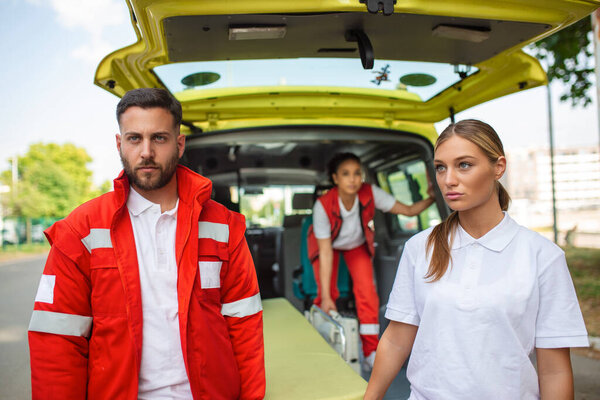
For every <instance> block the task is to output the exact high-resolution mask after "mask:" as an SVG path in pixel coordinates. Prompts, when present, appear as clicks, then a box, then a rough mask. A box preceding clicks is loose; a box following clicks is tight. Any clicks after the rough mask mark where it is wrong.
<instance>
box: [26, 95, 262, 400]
mask: <svg viewBox="0 0 600 400" xmlns="http://www.w3.org/2000/svg"><path fill="white" fill-rule="evenodd" d="M181 117H182V110H181V104H180V103H179V102H178V101H177V100H176V99H175V98H174V97H173V96H172V95H171V94H170V93H169V92H168V91H166V90H163V89H136V90H132V91H129V92H127V93H126V94H125V95H124V96H123V98H122V99H121V101H120V102H119V104H118V106H117V121H118V123H119V131H120V133H119V134H117V135H116V142H117V149H118V151H119V155H120V157H121V161H122V163H123V171H122V172H121V174H120V175H119V177H118V178H117V179H115V181H114V191H112V192H109V193H106V194H104V195H102V196H100V197H98V198H96V199H93V200H90V201H89V202H87V203H85V204H83V205H81V206H80V207H78V208H77V209H75V210H74V211H73V212H72V213H71V214H70V215H69V216H68V217H67V218H65V219H64V220H61V221H58V222H57V223H55V224H54V225H53V226H52V227H50V228H49V229H48V230H46V232H45V233H46V236H47V238H48V241H49V242H50V244H51V245H52V248H51V250H50V254H49V256H48V260H47V262H46V266H45V268H44V272H43V275H42V279H41V281H40V286H39V289H38V292H37V295H36V298H35V305H34V311H33V314H32V318H31V323H30V326H29V346H30V355H31V379H32V393H33V398H34V399H88V398H89V399H132V400H133V399H207V400H215V399H262V398H263V397H264V393H265V371H264V350H263V335H262V306H261V301H260V294H259V289H258V282H257V278H256V272H255V269H254V264H253V262H252V258H251V256H250V252H249V250H248V245H247V244H246V240H245V238H244V231H245V221H244V217H243V216H242V215H240V214H237V213H235V212H232V211H229V210H228V209H227V208H225V207H224V206H222V205H220V204H218V203H216V202H214V201H213V200H211V199H210V195H211V187H212V184H211V182H210V181H209V180H208V179H206V178H204V177H202V176H200V175H198V174H196V173H194V172H192V171H191V170H189V169H187V168H185V167H183V166H180V165H178V162H179V159H180V158H181V156H182V155H183V151H184V149H185V136H183V135H181V134H180V124H181Z"/></svg>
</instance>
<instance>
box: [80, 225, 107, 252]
mask: <svg viewBox="0 0 600 400" xmlns="http://www.w3.org/2000/svg"><path fill="white" fill-rule="evenodd" d="M81 241H82V242H83V245H84V246H85V247H86V248H87V249H88V251H89V252H90V253H91V252H92V250H94V249H101V248H109V249H110V248H112V242H111V241H110V229H99V228H94V229H90V234H89V235H87V236H86V237H84V238H83V239H81Z"/></svg>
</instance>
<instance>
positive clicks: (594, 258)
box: [564, 247, 600, 336]
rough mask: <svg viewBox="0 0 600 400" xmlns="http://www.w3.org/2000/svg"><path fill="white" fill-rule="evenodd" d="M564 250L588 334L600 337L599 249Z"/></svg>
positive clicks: (570, 248)
mask: <svg viewBox="0 0 600 400" xmlns="http://www.w3.org/2000/svg"><path fill="white" fill-rule="evenodd" d="M564 250H565V255H566V257H567V264H568V265H569V270H570V271H571V276H572V277H573V283H574V285H575V290H576V291H577V297H578V298H579V304H580V305H581V311H582V312H583V317H584V319H585V323H586V326H587V329H588V332H589V334H590V335H592V336H600V249H586V248H578V247H566V248H565V249H564Z"/></svg>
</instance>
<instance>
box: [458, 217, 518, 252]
mask: <svg viewBox="0 0 600 400" xmlns="http://www.w3.org/2000/svg"><path fill="white" fill-rule="evenodd" d="M518 231H519V224H517V223H516V222H515V221H514V220H513V219H512V218H511V217H510V216H509V215H508V213H507V212H506V211H504V218H502V221H500V223H499V224H498V225H496V226H495V227H493V228H492V229H491V230H490V231H489V232H488V233H486V234H485V235H483V236H482V237H480V238H479V239H475V238H474V237H472V236H471V235H469V234H468V233H467V232H466V231H465V230H464V229H463V227H462V226H460V223H459V224H457V228H456V234H455V235H454V241H453V242H452V250H455V249H460V248H462V247H466V246H468V245H470V244H473V243H479V244H480V245H482V246H483V247H485V248H487V249H489V250H492V251H495V252H500V251H502V250H504V248H505V247H506V246H508V244H509V243H510V242H511V241H512V240H513V238H514V237H515V235H516V234H517V232H518Z"/></svg>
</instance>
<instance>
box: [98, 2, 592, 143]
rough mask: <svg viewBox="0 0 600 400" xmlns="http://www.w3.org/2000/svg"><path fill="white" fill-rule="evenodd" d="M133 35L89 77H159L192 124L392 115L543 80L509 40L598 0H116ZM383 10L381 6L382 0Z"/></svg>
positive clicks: (378, 119)
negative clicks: (389, 2) (125, 1)
mask: <svg viewBox="0 0 600 400" xmlns="http://www.w3.org/2000/svg"><path fill="white" fill-rule="evenodd" d="M129 6H130V12H131V20H132V24H133V27H134V29H135V31H136V34H137V37H138V40H137V42H136V43H135V44H133V45H131V46H128V47H125V48H122V49H120V50H117V51H115V52H113V53H111V54H109V55H108V56H106V57H105V58H104V59H103V60H102V62H101V63H100V65H99V66H98V69H97V71H96V77H95V83H96V84H97V85H98V86H100V87H102V88H104V89H106V90H108V91H110V92H112V93H114V94H115V95H117V96H122V95H123V94H124V93H125V92H126V91H127V90H130V89H134V88H139V87H166V88H168V89H169V90H170V91H171V92H172V93H174V94H175V95H176V96H177V98H178V99H179V100H180V101H181V102H182V105H183V109H184V121H185V123H184V124H185V125H187V126H188V127H190V128H191V129H192V130H203V131H207V130H215V129H228V128H235V127H238V126H252V125H255V126H260V125H270V124H274V123H282V120H285V121H286V123H290V124H294V123H301V122H302V121H303V122H304V123H306V121H307V119H308V120H313V121H314V122H315V123H331V122H335V123H338V124H352V125H361V124H362V125H371V126H385V127H391V128H399V127H401V125H402V124H406V123H417V124H418V123H432V122H437V121H439V120H442V119H444V118H446V117H448V116H450V115H452V114H453V113H456V112H459V111H463V110H465V109H467V108H469V107H472V106H474V105H477V104H480V103H483V102H486V101H488V100H492V99H494V98H497V97H501V96H504V95H507V94H510V93H515V92H518V91H520V90H524V89H528V88H532V87H536V86H539V85H543V84H545V83H546V75H545V73H544V71H543V69H542V67H541V66H540V64H539V62H538V61H537V60H536V59H535V58H533V57H531V56H529V55H527V54H525V53H524V52H523V51H522V50H521V48H522V47H523V46H524V45H526V44H529V43H531V42H534V41H536V40H539V39H540V38H543V37H545V36H548V35H550V34H552V33H554V32H556V31H557V30H559V29H561V28H563V27H565V26H567V25H569V24H571V23H573V22H575V21H577V20H579V19H581V18H583V17H585V16H586V15H588V14H589V13H590V12H592V11H593V10H594V9H595V8H597V7H598V6H600V1H575V0H518V1H516V0H512V1H509V0H494V1H481V0H477V1H473V0H461V1H452V2H448V1H445V0H437V1H433V0H413V1H403V0H400V1H398V2H397V4H395V5H394V6H393V13H392V14H391V15H387V16H385V15H383V14H382V13H378V14H372V13H369V12H368V11H367V7H366V5H365V4H362V3H361V2H360V1H359V0H350V1H349V0H328V1H322V0H304V1H287V0H282V1H251V2H250V1H247V0H229V1H226V2H217V1H212V2H208V1H202V2H200V1H192V0H190V1H175V0H154V1H151V0H130V4H129ZM388 11H389V10H388Z"/></svg>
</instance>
